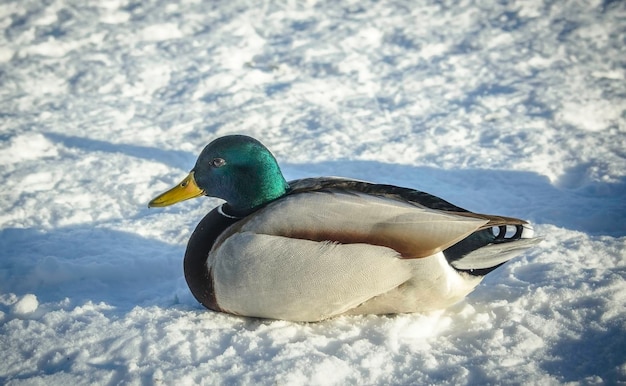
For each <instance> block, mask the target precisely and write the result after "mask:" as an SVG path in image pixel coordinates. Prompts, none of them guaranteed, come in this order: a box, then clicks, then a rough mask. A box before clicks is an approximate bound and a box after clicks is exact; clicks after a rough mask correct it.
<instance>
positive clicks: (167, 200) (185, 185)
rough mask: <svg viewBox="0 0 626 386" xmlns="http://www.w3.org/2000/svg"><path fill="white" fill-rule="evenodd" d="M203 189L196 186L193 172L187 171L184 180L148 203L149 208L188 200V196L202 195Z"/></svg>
mask: <svg viewBox="0 0 626 386" xmlns="http://www.w3.org/2000/svg"><path fill="white" fill-rule="evenodd" d="M203 194H204V190H202V189H200V188H199V187H198V184H196V179H195V177H194V176H193V172H191V173H189V175H188V176H187V177H185V179H184V180H182V181H181V182H180V183H179V184H178V185H176V186H174V187H173V188H172V189H170V190H168V191H167V192H165V193H163V194H160V195H159V196H157V197H155V198H153V199H152V201H150V203H148V207H149V208H154V207H162V206H169V205H173V204H176V203H177V202H181V201H185V200H189V199H190V198H194V197H198V196H202V195H203Z"/></svg>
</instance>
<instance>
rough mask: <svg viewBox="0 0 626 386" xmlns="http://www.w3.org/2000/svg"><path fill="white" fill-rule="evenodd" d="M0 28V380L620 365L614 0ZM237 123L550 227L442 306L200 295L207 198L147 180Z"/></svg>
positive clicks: (533, 370)
mask: <svg viewBox="0 0 626 386" xmlns="http://www.w3.org/2000/svg"><path fill="white" fill-rule="evenodd" d="M254 4H257V5H254ZM0 26H1V29H2V34H0V117H1V118H0V127H1V129H0V182H1V184H2V189H1V190H0V205H1V206H0V208H1V211H0V347H1V350H0V384H8V385H19V384H28V385H32V384H41V385H50V384H59V385H60V384H62V385H68V384H90V383H93V384H111V385H113V384H177V385H184V384H258V383H260V384H281V385H282V384H287V385H299V384H311V385H315V384H320V385H331V384H336V385H344V384H406V385H408V384H428V383H430V384H485V383H491V384H518V383H527V384H559V383H568V382H574V383H582V384H602V383H606V384H616V383H620V382H621V383H624V382H626V252H625V250H626V79H625V78H626V70H625V68H626V49H625V47H626V2H623V1H609V0H605V1H604V2H601V1H545V2H541V1H519V2H501V1H488V0H484V1H480V0H477V1H463V0H461V1H457V2H448V1H431V2H417V1H408V0H407V1H394V2H384V1H330V0H329V1H315V0H311V1H306V2H305V1H291V2H283V1H279V0H276V1H265V2H252V1H237V0H229V1H200V0H182V1H179V2H170V1H165V0H149V1H134V0H104V1H101V0H90V1H83V0H3V1H2V2H1V3H0ZM228 133H243V134H247V135H251V136H254V137H256V138H258V139H260V140H261V141H262V142H264V143H265V144H266V145H267V146H268V147H269V148H270V149H271V150H272V151H273V152H274V153H275V155H276V156H277V158H278V160H279V162H280V163H281V165H282V166H283V170H284V172H285V174H286V176H287V178H289V179H292V178H301V177H306V176H316V175H340V176H348V177H354V178H359V179H365V180H372V181H379V182H385V183H392V184H396V185H401V186H408V187H413V188H417V189H421V190H425V191H428V192H430V193H433V194H437V195H439V196H441V197H443V198H445V199H447V200H449V201H451V202H453V203H455V204H457V205H460V206H464V207H466V208H467V209H470V210H474V211H478V212H487V213H494V214H503V215H509V216H516V217H522V218H527V219H529V220H531V221H533V222H534V223H535V224H536V231H537V233H539V234H540V235H542V236H543V237H544V242H543V243H542V244H541V245H540V246H539V247H537V248H534V249H532V250H530V251H529V252H528V253H526V254H525V255H524V256H522V257H520V258H517V259H516V260H514V261H512V262H510V263H508V264H506V265H505V266H503V267H501V268H500V269H498V270H496V271H495V272H494V273H492V274H491V275H490V276H489V277H487V278H486V280H485V281H484V282H483V283H482V284H481V285H480V286H479V287H478V288H477V289H476V291H475V292H474V293H472V294H471V295H470V296H469V297H468V298H467V299H466V300H464V301H462V302H461V303H459V304H457V305H455V306H453V307H451V308H450V309H447V310H445V311H441V312H436V313H432V314H412V315H396V316H365V317H339V318H336V319H332V320H328V321H325V322H321V323H315V324H299V323H290V322H284V321H267V320H256V319H247V318H239V317H234V316H229V315H225V314H219V313H215V312H211V311H207V310H205V309H203V308H202V307H201V306H199V305H198V304H197V303H196V302H195V301H194V300H193V298H192V296H191V295H190V293H189V291H188V289H187V286H186V284H185V281H184V279H183V275H182V256H183V253H184V249H185V245H186V241H187V239H188V237H189V235H190V232H191V231H192V230H193V228H194V226H195V224H196V223H197V222H198V221H199V219H200V218H201V217H202V216H203V215H204V214H205V213H206V212H207V211H209V210H210V209H211V208H212V207H213V206H214V205H215V204H216V203H217V202H218V201H217V200H213V199H208V198H207V199H196V200H193V201H188V202H185V203H182V204H179V205H176V206H173V207H171V208H166V209H156V210H155V209H151V210H149V209H148V208H147V202H148V201H149V199H151V198H152V197H153V196H154V195H155V194H157V193H160V192H161V191H163V190H164V189H166V188H168V187H169V186H171V185H172V184H174V183H176V182H178V181H179V180H180V179H181V178H182V177H183V176H184V175H185V173H186V172H187V171H188V170H189V169H190V168H191V167H192V165H193V162H194V161H195V157H196V155H197V154H198V153H199V151H200V150H201V149H202V147H203V146H204V145H205V144H206V143H208V142H209V141H211V140H212V139H214V138H216V137H217V136H221V135H224V134H228Z"/></svg>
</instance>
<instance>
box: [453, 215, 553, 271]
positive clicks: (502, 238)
mask: <svg viewBox="0 0 626 386" xmlns="http://www.w3.org/2000/svg"><path fill="white" fill-rule="evenodd" d="M540 241H541V239H540V238H533V228H532V227H531V226H530V224H515V225H499V226H494V227H490V228H486V229H482V230H479V231H476V232H474V233H473V234H472V235H470V236H469V237H467V238H465V239H464V240H461V241H460V242H458V243H456V244H455V245H453V246H451V247H449V248H448V249H446V250H445V251H443V254H444V256H445V257H446V259H447V260H448V263H450V265H451V266H452V267H454V268H455V269H456V270H457V271H461V272H466V273H469V274H470V275H474V276H485V275H486V274H488V273H489V272H491V271H493V270H494V269H496V268H498V267H499V266H501V265H502V264H504V263H505V262H507V261H509V260H510V259H512V258H514V257H515V256H517V255H519V254H520V253H521V252H522V251H524V250H525V249H527V248H530V247H532V246H533V245H536V244H538V243H539V242H540Z"/></svg>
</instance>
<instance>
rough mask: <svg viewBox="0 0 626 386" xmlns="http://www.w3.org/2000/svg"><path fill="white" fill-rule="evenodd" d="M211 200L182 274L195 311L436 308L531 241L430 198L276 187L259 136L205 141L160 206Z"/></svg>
mask: <svg viewBox="0 0 626 386" xmlns="http://www.w3.org/2000/svg"><path fill="white" fill-rule="evenodd" d="M199 196H210V197H215V198H219V199H222V200H224V201H225V202H224V203H222V204H220V205H218V206H217V207H215V208H213V209H212V210H211V211H210V212H209V213H208V214H207V215H206V216H205V217H204V218H202V220H201V221H200V222H199V223H198V225H197V226H196V228H195V230H194V231H193V233H192V234H191V237H190V239H189V241H188V244H187V248H186V251H185V255H184V260H183V261H184V263H183V268H184V275H185V279H186V281H187V284H188V286H189V289H190V290H191V293H192V294H193V296H194V297H195V298H196V300H197V301H198V302H200V303H201V304H202V305H203V306H205V307H206V308H208V309H210V310H213V311H217V312H224V313H229V314H233V315H238V316H244V317H255V318H265V319H278V320H288V321H294V322H317V321H321V320H324V319H328V318H332V317H336V316H339V315H367V314H379V315H382V314H402V313H415V312H421V313H424V312H430V311H435V310H441V309H445V308H447V307H449V306H451V305H453V304H455V303H457V302H459V301H461V300H462V299H464V298H465V297H466V296H467V295H468V294H469V293H470V292H472V291H473V290H474V289H475V288H476V286H477V285H478V284H479V283H480V282H481V280H482V279H483V278H484V277H485V275H487V274H489V273H490V272H492V271H493V270H495V269H496V268H498V267H500V266H501V265H502V264H504V263H505V262H507V261H508V260H510V259H512V258H513V257H515V256H516V255H519V254H520V253H522V252H523V251H524V250H526V249H527V248H530V247H532V246H534V245H536V244H537V243H538V242H539V241H540V238H537V237H534V235H533V228H532V226H531V225H530V223H529V222H527V221H524V220H521V219H517V218H513V217H504V216H495V215H486V214H478V213H473V212H470V211H468V210H466V209H463V208H461V207H458V206H456V205H453V204H451V203H449V202H447V201H445V200H444V199H442V198H439V197H436V196H434V195H431V194H428V193H425V192H422V191H419V190H415V189H411V188H404V187H399V186H393V185H386V184H377V183H372V182H366V181H361V180H356V179H348V178H340V177H317V178H304V179H298V180H294V181H289V182H287V181H286V180H285V178H284V176H283V173H282V172H281V169H280V167H279V165H278V162H277V160H276V158H275V157H274V155H273V154H272V153H271V152H270V150H268V148H267V147H265V146H264V145H263V144H262V143H261V142H260V141H258V140H256V139H254V138H252V137H249V136H245V135H227V136H223V137H219V138H217V139H215V140H213V141H212V142H211V143H209V144H208V145H207V146H206V147H205V148H204V150H202V152H201V153H200V155H199V157H198V159H197V161H196V163H195V166H194V167H193V169H192V170H191V171H190V172H189V174H188V175H187V176H186V177H185V178H184V179H183V180H182V181H181V182H180V183H179V184H178V185H176V186H174V187H173V188H171V189H170V190H168V191H166V192H164V193H162V194H160V195H158V196H157V197H156V198H154V199H153V200H151V201H150V203H149V204H148V206H149V207H165V206H169V205H172V204H175V203H178V202H181V201H183V200H187V199H191V198H195V197H199Z"/></svg>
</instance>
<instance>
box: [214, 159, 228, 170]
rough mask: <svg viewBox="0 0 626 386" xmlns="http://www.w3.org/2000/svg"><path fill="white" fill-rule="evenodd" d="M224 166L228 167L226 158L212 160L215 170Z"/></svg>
mask: <svg viewBox="0 0 626 386" xmlns="http://www.w3.org/2000/svg"><path fill="white" fill-rule="evenodd" d="M224 165H226V160H224V158H213V159H212V160H211V166H213V167H214V168H221V167H222V166H224Z"/></svg>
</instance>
